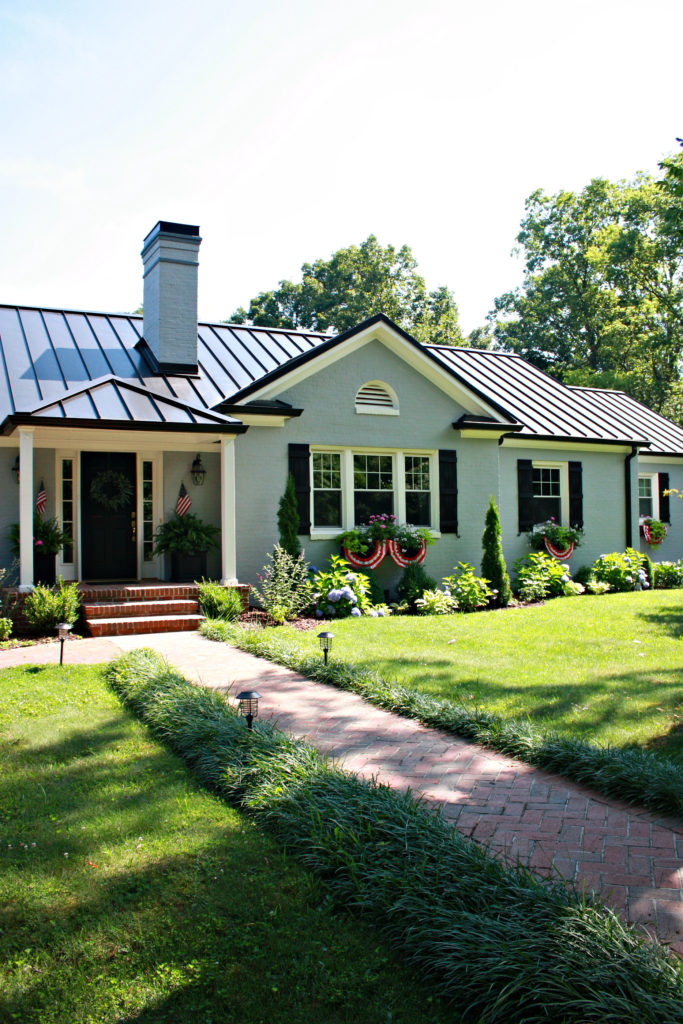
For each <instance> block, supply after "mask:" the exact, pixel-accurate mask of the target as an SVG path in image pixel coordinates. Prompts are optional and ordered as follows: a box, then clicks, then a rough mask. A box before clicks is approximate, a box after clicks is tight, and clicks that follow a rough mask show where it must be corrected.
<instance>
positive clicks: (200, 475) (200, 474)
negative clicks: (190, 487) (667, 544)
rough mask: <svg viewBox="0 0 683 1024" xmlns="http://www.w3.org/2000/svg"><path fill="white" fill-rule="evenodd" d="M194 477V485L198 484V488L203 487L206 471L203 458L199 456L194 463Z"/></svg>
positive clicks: (192, 470)
mask: <svg viewBox="0 0 683 1024" xmlns="http://www.w3.org/2000/svg"><path fill="white" fill-rule="evenodd" d="M190 475H191V476H192V483H193V484H196V486H197V487H201V486H202V484H203V483H204V477H205V476H206V470H205V469H204V466H203V465H202V457H201V455H198V456H197V458H196V459H195V460H194V462H193V463H192V469H191V470H190Z"/></svg>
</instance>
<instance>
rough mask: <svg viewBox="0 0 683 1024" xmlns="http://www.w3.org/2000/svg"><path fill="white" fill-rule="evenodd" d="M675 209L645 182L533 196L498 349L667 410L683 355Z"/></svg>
mask: <svg viewBox="0 0 683 1024" xmlns="http://www.w3.org/2000/svg"><path fill="white" fill-rule="evenodd" d="M674 159H675V158H674ZM672 204H673V199H672V197H671V195H670V193H669V192H667V190H666V189H665V188H663V187H661V186H660V185H658V183H656V182H655V181H653V180H652V178H650V177H648V176H647V175H639V176H638V177H637V178H636V180H635V181H634V182H632V183H628V182H618V183H616V184H614V183H611V182H609V181H605V180H603V179H594V180H593V181H591V183H590V184H589V185H588V186H586V188H584V189H583V190H582V191H581V192H579V193H572V192H560V193H558V194H557V195H555V196H546V195H545V194H544V193H543V192H542V191H540V190H539V191H537V192H534V193H533V194H532V195H531V196H530V197H529V198H528V199H527V201H526V206H525V209H526V215H525V217H524V219H523V221H522V224H521V231H520V233H519V235H518V236H517V242H518V245H519V249H518V250H517V251H518V252H521V253H523V255H524V260H525V277H524V283H523V285H522V287H521V288H518V289H517V290H515V291H513V292H508V293H507V294H505V295H503V296H501V297H500V298H498V299H496V302H495V309H494V311H493V312H492V313H491V314H490V315H489V319H490V321H491V322H492V323H493V324H494V336H495V340H496V342H497V344H498V345H499V346H500V347H502V348H505V349H508V350H512V351H514V352H518V353H519V354H520V355H522V356H524V358H525V359H528V360H529V361H530V362H531V363H533V364H534V365H536V366H538V367H539V368H540V369H542V370H544V371H546V372H548V373H550V374H552V375H553V376H556V377H558V378H559V379H560V380H562V381H564V382H565V383H568V384H590V385H594V386H604V387H617V388H622V389H623V390H625V391H627V392H629V393H630V394H632V395H633V396H634V397H636V398H638V399H640V400H641V401H643V402H645V403H646V404H648V405H652V406H653V407H654V408H656V409H661V408H662V407H663V406H664V405H665V403H666V401H667V398H668V396H669V392H670V390H671V388H672V386H673V385H675V383H676V382H677V381H678V379H679V362H680V358H681V353H682V352H683V280H682V278H683V245H682V244H681V240H679V239H678V238H677V237H676V236H675V234H674V233H672V231H671V227H670V221H671V209H672Z"/></svg>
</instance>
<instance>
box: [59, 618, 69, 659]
mask: <svg viewBox="0 0 683 1024" xmlns="http://www.w3.org/2000/svg"><path fill="white" fill-rule="evenodd" d="M70 632H71V626H70V625H69V623H68V622H60V623H59V625H58V626H57V636H58V637H59V643H60V648H59V664H60V665H63V664H64V641H65V640H66V639H67V637H68V636H69V633H70Z"/></svg>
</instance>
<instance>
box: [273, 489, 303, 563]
mask: <svg viewBox="0 0 683 1024" xmlns="http://www.w3.org/2000/svg"><path fill="white" fill-rule="evenodd" d="M277 526H278V530H279V531H280V547H281V548H283V549H284V550H285V551H286V552H287V554H289V555H291V556H292V558H298V557H299V555H300V554H301V545H300V544H299V506H298V504H297V500H296V489H295V487H294V477H293V476H292V474H291V473H290V474H289V476H288V477H287V486H286V487H285V493H284V494H283V495H282V497H281V498H280V504H279V505H278V509H277Z"/></svg>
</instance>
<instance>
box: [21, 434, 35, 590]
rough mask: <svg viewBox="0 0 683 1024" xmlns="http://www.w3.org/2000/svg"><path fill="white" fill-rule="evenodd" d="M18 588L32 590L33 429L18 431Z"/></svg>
mask: <svg viewBox="0 0 683 1024" xmlns="http://www.w3.org/2000/svg"><path fill="white" fill-rule="evenodd" d="M19 588H20V590H31V589H32V588H33V428H32V427H22V428H21V430H20V431H19Z"/></svg>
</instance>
